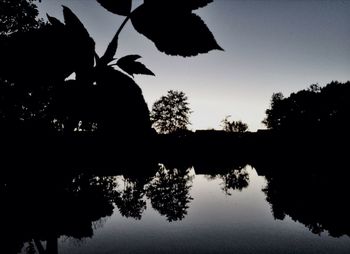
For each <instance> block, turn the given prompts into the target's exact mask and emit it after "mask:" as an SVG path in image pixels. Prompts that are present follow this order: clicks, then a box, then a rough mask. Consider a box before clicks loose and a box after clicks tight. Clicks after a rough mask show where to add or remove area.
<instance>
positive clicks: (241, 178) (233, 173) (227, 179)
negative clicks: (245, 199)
mask: <svg viewBox="0 0 350 254" xmlns="http://www.w3.org/2000/svg"><path fill="white" fill-rule="evenodd" d="M208 179H221V181H222V183H221V184H220V185H221V189H222V190H223V191H224V193H225V194H226V195H229V196H230V195H232V192H233V191H235V190H238V191H242V190H243V189H244V188H247V187H248V185H249V174H248V172H247V169H246V167H243V166H239V168H237V169H228V170H227V173H219V174H217V175H209V176H208Z"/></svg>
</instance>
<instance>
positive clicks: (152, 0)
mask: <svg viewBox="0 0 350 254" xmlns="http://www.w3.org/2000/svg"><path fill="white" fill-rule="evenodd" d="M144 2H145V4H152V5H154V6H155V5H157V6H158V8H159V7H162V5H163V6H168V7H169V8H178V9H186V10H196V9H198V8H202V7H204V6H206V5H207V4H209V3H211V2H213V0H175V1H164V0H144Z"/></svg>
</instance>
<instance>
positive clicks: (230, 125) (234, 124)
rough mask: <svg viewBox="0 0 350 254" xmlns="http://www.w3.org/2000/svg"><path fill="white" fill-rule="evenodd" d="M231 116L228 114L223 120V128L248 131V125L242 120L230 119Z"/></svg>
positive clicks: (225, 129) (233, 130) (229, 130)
mask: <svg viewBox="0 0 350 254" xmlns="http://www.w3.org/2000/svg"><path fill="white" fill-rule="evenodd" d="M229 118H230V116H226V117H225V119H224V120H222V121H221V122H222V128H223V129H224V131H227V132H239V133H243V132H246V131H248V125H247V124H246V123H243V122H242V121H230V120H229Z"/></svg>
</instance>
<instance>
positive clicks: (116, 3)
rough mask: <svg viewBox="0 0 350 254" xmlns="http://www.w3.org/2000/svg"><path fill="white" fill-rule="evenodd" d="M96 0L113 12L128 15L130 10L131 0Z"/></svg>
mask: <svg viewBox="0 0 350 254" xmlns="http://www.w3.org/2000/svg"><path fill="white" fill-rule="evenodd" d="M97 2H99V3H100V4H101V5H102V6H103V7H104V8H106V9H107V10H108V11H110V12H112V13H114V14H118V15H122V16H128V15H129V14H130V11H131V4H132V0H97Z"/></svg>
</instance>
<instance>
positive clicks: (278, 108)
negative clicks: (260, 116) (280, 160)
mask: <svg viewBox="0 0 350 254" xmlns="http://www.w3.org/2000/svg"><path fill="white" fill-rule="evenodd" d="M349 114H350V82H349V81H348V82H346V83H339V82H337V81H334V82H331V83H329V84H328V85H326V86H325V87H319V86H318V85H311V86H310V88H309V89H306V90H301V91H298V92H297V93H292V94H291V95H290V96H289V97H287V98H284V97H283V95H282V94H281V93H277V94H273V96H272V99H271V106H270V109H267V110H266V118H265V119H264V121H263V123H264V124H265V125H266V126H267V127H268V128H269V129H273V130H284V131H292V130H293V131H301V130H327V131H330V130H337V131H339V130H344V131H345V130H346V129H347V127H346V126H347V125H348V123H349V120H348V116H349Z"/></svg>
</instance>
